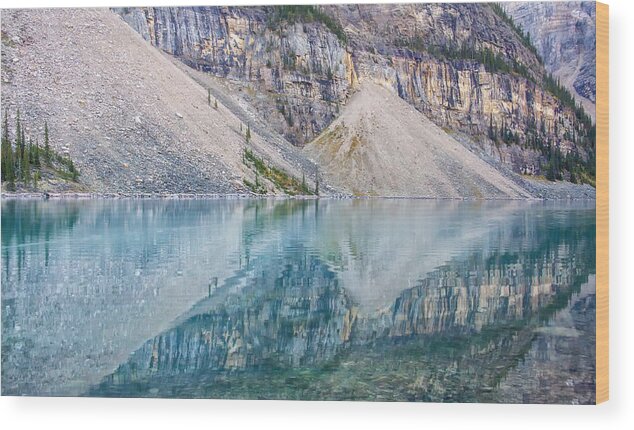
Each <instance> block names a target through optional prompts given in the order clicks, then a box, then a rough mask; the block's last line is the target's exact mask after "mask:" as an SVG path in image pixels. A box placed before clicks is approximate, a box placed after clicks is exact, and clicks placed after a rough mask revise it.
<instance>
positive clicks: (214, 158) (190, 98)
mask: <svg viewBox="0 0 634 430" xmlns="http://www.w3.org/2000/svg"><path fill="white" fill-rule="evenodd" d="M2 15H3V16H2V31H3V58H2V83H3V86H2V107H3V108H6V109H7V111H8V112H9V114H10V116H14V117H15V114H16V111H17V109H18V108H19V109H20V110H21V116H22V118H23V119H24V120H25V121H26V123H27V125H28V126H29V127H30V128H29V129H28V130H27V136H28V135H33V136H35V135H39V136H40V139H41V136H42V129H43V126H44V122H45V121H47V122H48V125H49V129H50V132H51V145H52V146H53V147H54V148H55V149H56V150H58V151H60V152H68V153H69V154H70V156H71V157H72V158H73V160H75V162H76V165H77V166H78V167H79V169H80V171H81V178H80V179H81V181H82V182H83V183H84V184H85V185H86V187H87V188H88V189H90V190H92V191H109V192H196V193H233V192H240V191H243V190H244V186H243V185H242V179H243V178H245V177H250V176H251V175H253V172H251V171H249V170H248V169H247V168H246V167H245V166H244V164H243V163H242V152H243V147H244V144H245V138H244V136H243V134H244V133H242V134H241V132H240V123H241V121H240V120H239V119H238V118H237V117H236V116H235V115H233V113H231V112H230V111H229V110H228V109H226V108H225V107H224V106H223V105H222V104H220V106H219V108H218V109H214V108H213V107H212V106H209V105H208V103H207V91H206V89H205V88H204V87H202V86H201V85H200V84H198V83H196V82H195V81H194V80H192V79H191V78H190V77H189V76H187V74H185V73H184V72H183V71H182V70H179V69H178V68H177V67H175V66H174V65H173V64H172V63H171V62H170V61H169V60H168V59H167V58H165V57H164V56H163V55H162V54H161V53H160V52H159V51H158V50H156V49H155V48H153V47H152V46H151V45H150V44H149V43H147V42H146V41H144V40H143V39H142V38H141V36H139V35H138V34H137V33H135V32H134V31H133V30H132V29H131V28H130V27H129V26H127V25H126V24H125V23H124V22H123V21H122V20H121V19H120V18H119V17H118V16H117V15H115V14H114V13H112V12H111V11H109V10H105V9H56V10H45V9H40V10H12V11H3V14H2ZM3 110H4V109H3ZM12 122H13V121H12ZM252 146H253V147H254V149H255V151H256V152H262V153H264V154H266V158H267V159H268V160H269V161H270V162H271V163H273V164H275V165H277V166H278V167H281V168H283V169H284V170H286V171H288V172H289V173H290V174H293V175H294V176H301V171H300V170H301V169H299V168H297V167H295V166H293V165H291V164H289V163H288V162H286V161H285V160H283V159H282V157H281V156H279V149H278V148H275V149H274V150H272V149H271V150H267V148H268V146H270V145H269V143H268V142H267V141H266V140H265V139H263V138H261V137H260V136H259V135H258V134H257V133H255V132H254V133H252Z"/></svg>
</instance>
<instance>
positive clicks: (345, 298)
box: [1, 199, 596, 403]
mask: <svg viewBox="0 0 634 430" xmlns="http://www.w3.org/2000/svg"><path fill="white" fill-rule="evenodd" d="M595 257H596V253H595V207H594V202H585V203H584V202H580V203H561V202H550V203H548V202H524V201H522V202H518V201H503V202H455V201H426V200H379V199H377V200H324V199H322V200H310V201H301V200H222V199H219V200H185V201H178V200H77V201H72V200H62V201H40V200H4V201H2V278H1V279H2V394H3V395H38V396H122V397H179V398H180V397H187V398H191V397H208V398H241V399H314V400H318V399H324V400H383V401H438V402H474V401H478V402H530V403H535V402H536V403H542V402H549V403H552V402H555V403H593V402H594V391H595V349H594V344H595Z"/></svg>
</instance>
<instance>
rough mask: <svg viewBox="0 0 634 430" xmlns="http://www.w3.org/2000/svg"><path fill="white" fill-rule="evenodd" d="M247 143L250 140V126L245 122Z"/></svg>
mask: <svg viewBox="0 0 634 430" xmlns="http://www.w3.org/2000/svg"><path fill="white" fill-rule="evenodd" d="M245 137H246V139H247V143H249V142H250V141H251V126H250V125H249V124H247V134H246V136H245Z"/></svg>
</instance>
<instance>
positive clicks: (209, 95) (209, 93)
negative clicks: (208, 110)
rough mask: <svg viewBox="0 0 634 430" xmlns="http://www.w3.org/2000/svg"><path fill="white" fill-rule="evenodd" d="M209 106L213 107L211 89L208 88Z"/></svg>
mask: <svg viewBox="0 0 634 430" xmlns="http://www.w3.org/2000/svg"><path fill="white" fill-rule="evenodd" d="M207 104H208V105H209V106H211V88H207Z"/></svg>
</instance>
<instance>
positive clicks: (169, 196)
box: [0, 192, 596, 202]
mask: <svg viewBox="0 0 634 430" xmlns="http://www.w3.org/2000/svg"><path fill="white" fill-rule="evenodd" d="M0 199H1V200H254V199H257V200H444V201H473V202H478V201H527V202H537V201H596V197H576V198H575V197H570V196H569V197H559V198H544V197H530V198H513V197H507V198H503V197H499V198H495V197H493V198H471V197H425V196H353V195H345V194H341V195H324V196H314V195H296V196H291V195H258V194H196V193H165V194H163V193H77V192H68V193H13V192H2V193H1V194H0Z"/></svg>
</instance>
